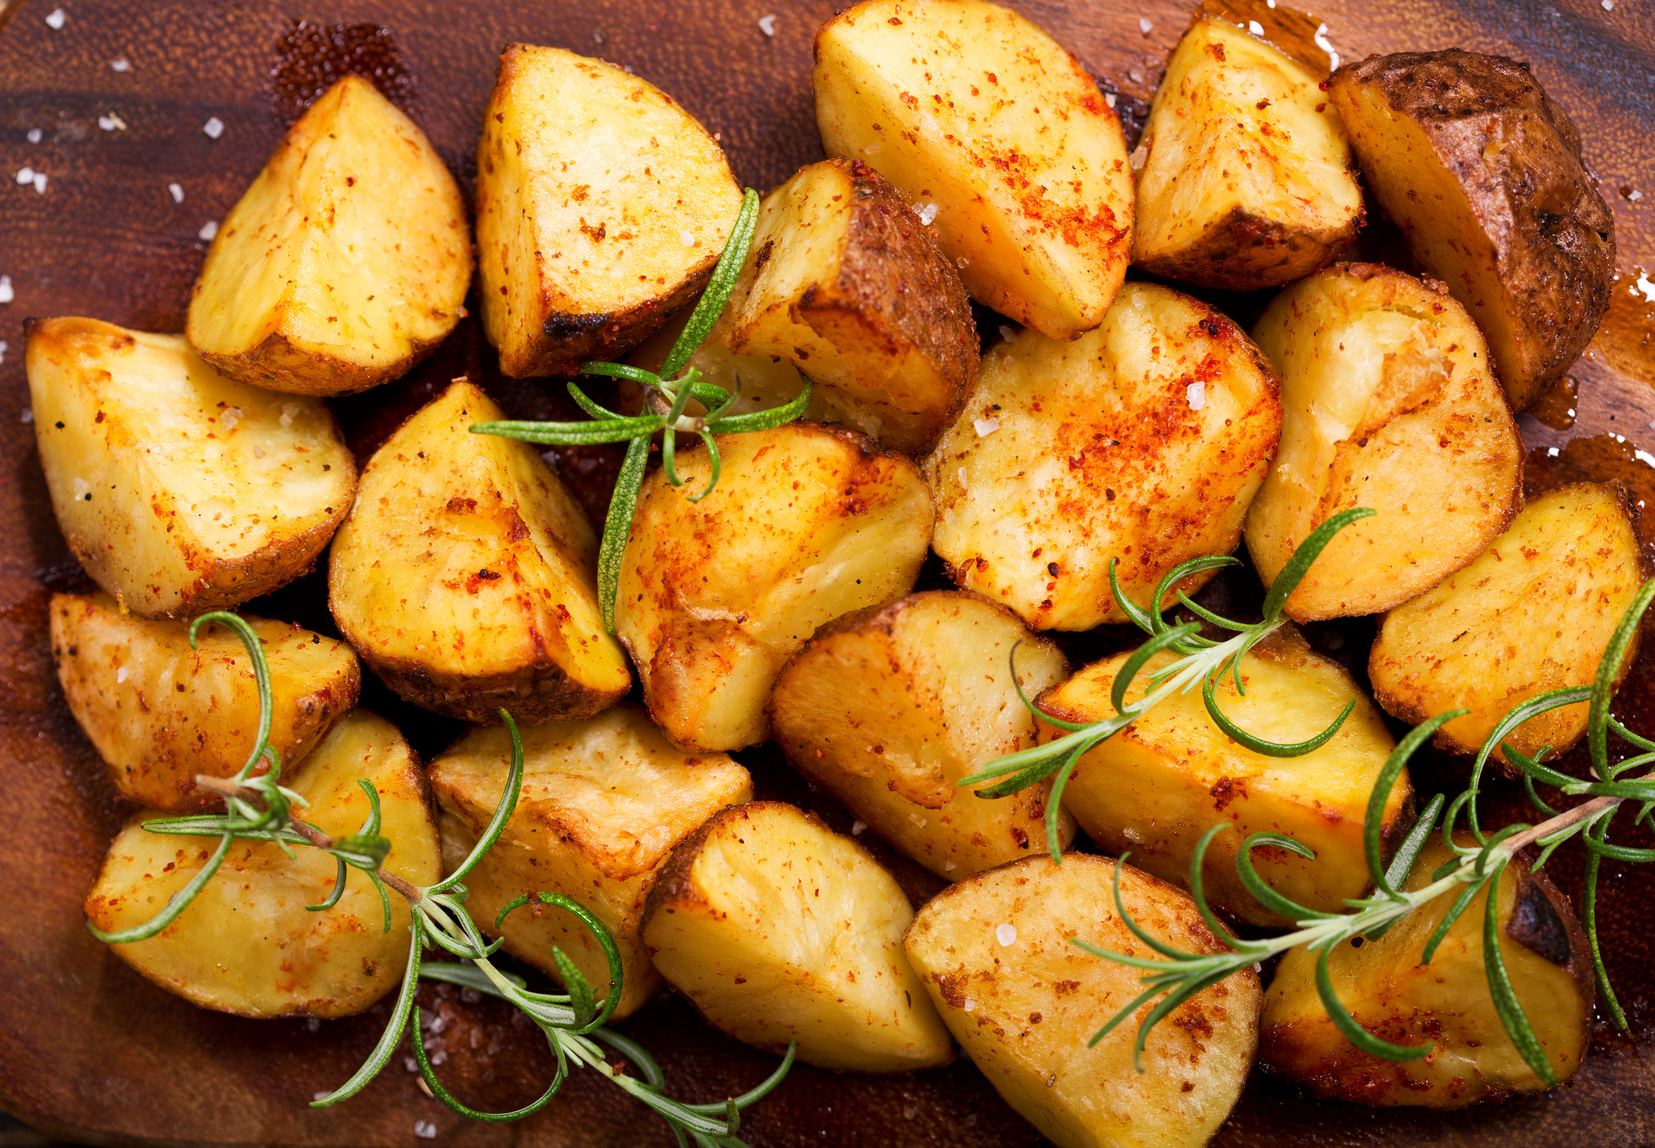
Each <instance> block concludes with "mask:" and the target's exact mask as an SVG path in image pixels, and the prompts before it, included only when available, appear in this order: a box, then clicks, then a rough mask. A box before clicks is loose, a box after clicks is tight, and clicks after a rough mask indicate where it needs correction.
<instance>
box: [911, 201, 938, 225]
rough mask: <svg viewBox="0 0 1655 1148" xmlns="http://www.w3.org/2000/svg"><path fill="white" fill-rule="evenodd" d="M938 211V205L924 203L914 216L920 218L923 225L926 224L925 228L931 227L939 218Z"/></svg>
mask: <svg viewBox="0 0 1655 1148" xmlns="http://www.w3.org/2000/svg"><path fill="white" fill-rule="evenodd" d="M937 211H938V208H937V205H936V204H934V203H922V204H920V206H919V209H918V210H917V211H915V212H914V214H915V215H917V216H919V221H920V222H921V223H923V224H925V226H927V227H930V226H931V221H932V220H933V219H935V218H936V217H937Z"/></svg>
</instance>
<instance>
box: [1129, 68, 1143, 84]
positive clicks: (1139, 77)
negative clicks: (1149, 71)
mask: <svg viewBox="0 0 1655 1148" xmlns="http://www.w3.org/2000/svg"><path fill="white" fill-rule="evenodd" d="M1126 78H1127V79H1129V80H1131V81H1132V82H1133V83H1134V84H1141V83H1143V82H1144V74H1143V73H1142V72H1140V71H1138V69H1136V68H1128V69H1127V70H1126Z"/></svg>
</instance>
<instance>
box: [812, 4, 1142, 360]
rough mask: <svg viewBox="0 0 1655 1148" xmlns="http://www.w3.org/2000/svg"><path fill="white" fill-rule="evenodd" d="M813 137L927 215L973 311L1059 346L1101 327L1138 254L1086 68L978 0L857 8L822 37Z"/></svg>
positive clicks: (1098, 95)
mask: <svg viewBox="0 0 1655 1148" xmlns="http://www.w3.org/2000/svg"><path fill="white" fill-rule="evenodd" d="M815 60H816V67H815V71H814V73H813V75H812V82H813V84H814V86H815V90H816V124H817V127H818V128H819V129H820V130H821V133H822V147H823V148H824V150H826V151H827V153H828V154H829V155H830V156H838V157H840V158H843V159H859V160H862V161H864V162H865V163H867V164H868V166H869V167H872V168H874V169H875V170H876V171H878V172H879V174H880V175H882V176H884V177H885V178H886V179H888V180H890V181H891V182H892V183H893V184H895V185H896V186H897V187H899V188H901V189H902V190H903V192H904V193H906V194H907V196H908V198H909V200H910V201H912V202H913V204H914V206H915V208H916V209H918V210H921V211H924V212H926V213H928V214H929V215H931V224H930V226H931V229H932V231H933V232H934V233H935V235H936V239H937V244H938V246H939V247H941V249H942V252H943V254H944V255H946V256H947V257H948V258H949V259H951V260H953V262H954V264H955V266H957V267H959V269H960V277H961V278H962V279H964V280H965V285H966V289H967V290H968V291H970V292H971V296H972V298H974V299H976V300H977V301H978V302H980V303H986V304H987V305H988V306H990V307H993V308H994V309H995V310H996V311H999V312H1000V313H1001V314H1004V315H1009V316H1011V317H1012V318H1013V319H1015V320H1016V321H1017V322H1019V323H1022V324H1024V325H1026V326H1029V327H1033V328H1034V329H1035V330H1037V331H1040V332H1042V333H1043V334H1046V335H1049V336H1051V337H1052V338H1054V339H1072V338H1074V337H1075V336H1076V335H1079V334H1080V333H1081V332H1083V331H1088V330H1090V329H1092V328H1093V327H1096V326H1097V325H1098V323H1100V322H1101V321H1102V320H1103V312H1104V309H1105V308H1107V307H1108V306H1109V302H1110V300H1111V299H1113V298H1114V297H1115V292H1116V291H1118V290H1119V289H1120V285H1121V280H1122V278H1123V277H1124V275H1125V273H1126V264H1127V260H1128V257H1129V255H1130V253H1131V245H1132V171H1131V169H1130V168H1129V167H1128V166H1127V161H1126V144H1125V142H1124V140H1123V138H1122V136H1121V125H1120V120H1119V119H1118V118H1117V117H1116V115H1115V112H1114V110H1113V109H1112V108H1110V106H1109V105H1108V103H1107V102H1106V101H1105V100H1104V98H1103V93H1102V92H1100V91H1099V90H1098V86H1097V84H1096V82H1095V81H1094V80H1093V79H1092V77H1091V76H1089V75H1088V74H1087V73H1086V69H1085V68H1083V67H1081V65H1080V63H1079V62H1078V61H1076V59H1075V58H1074V57H1073V56H1072V55H1070V54H1069V53H1068V52H1067V51H1065V50H1064V49H1063V48H1062V47H1060V46H1059V45H1058V44H1057V43H1055V42H1054V41H1053V40H1052V39H1051V37H1049V36H1048V35H1046V33H1045V32H1043V31H1041V30H1040V29H1039V28H1038V27H1036V26H1035V25H1034V24H1032V23H1030V22H1029V21H1028V20H1026V19H1024V18H1023V17H1022V16H1020V15H1018V14H1017V13H1015V12H1012V11H1011V10H1009V9H1007V8H1002V7H1000V6H999V5H997V4H989V3H984V2H983V0H918V2H914V0H866V2H865V3H862V4H858V5H856V6H855V7H852V8H849V9H847V10H845V11H842V12H840V13H839V14H838V15H837V16H835V17H834V18H833V19H832V20H830V21H828V22H827V23H826V24H824V25H823V26H822V28H821V30H820V31H819V32H817V34H816V55H815Z"/></svg>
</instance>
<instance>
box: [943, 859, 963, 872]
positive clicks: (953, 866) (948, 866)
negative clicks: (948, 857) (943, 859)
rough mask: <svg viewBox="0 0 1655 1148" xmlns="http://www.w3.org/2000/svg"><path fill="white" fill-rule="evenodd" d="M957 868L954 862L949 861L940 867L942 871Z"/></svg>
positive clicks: (950, 870)
mask: <svg viewBox="0 0 1655 1148" xmlns="http://www.w3.org/2000/svg"><path fill="white" fill-rule="evenodd" d="M958 868H959V866H958V865H956V864H954V862H952V861H950V862H949V863H948V864H946V865H944V866H943V867H942V871H943V872H944V873H952V872H953V871H954V870H956V869H958Z"/></svg>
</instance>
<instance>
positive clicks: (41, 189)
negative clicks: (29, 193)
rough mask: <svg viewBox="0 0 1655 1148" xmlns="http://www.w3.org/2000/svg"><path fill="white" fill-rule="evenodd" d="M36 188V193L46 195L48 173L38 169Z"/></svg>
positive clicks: (35, 176) (35, 174) (35, 179)
mask: <svg viewBox="0 0 1655 1148" xmlns="http://www.w3.org/2000/svg"><path fill="white" fill-rule="evenodd" d="M34 189H35V192H36V194H38V195H45V194H46V173H45V172H43V171H37V172H35V173H34Z"/></svg>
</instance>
